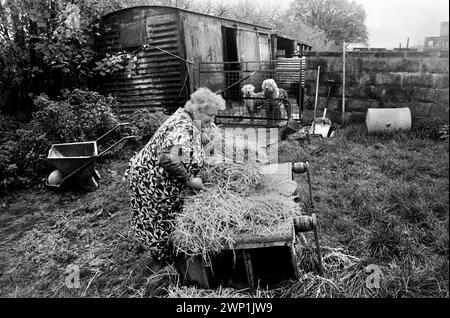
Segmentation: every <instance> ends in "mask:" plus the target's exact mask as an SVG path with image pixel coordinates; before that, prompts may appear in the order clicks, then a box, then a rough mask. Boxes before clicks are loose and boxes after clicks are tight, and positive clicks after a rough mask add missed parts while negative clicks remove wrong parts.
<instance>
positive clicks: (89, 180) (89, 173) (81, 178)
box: [46, 123, 136, 191]
mask: <svg viewBox="0 0 450 318" xmlns="http://www.w3.org/2000/svg"><path fill="white" fill-rule="evenodd" d="M125 125H130V124H129V123H121V124H118V125H117V126H115V127H114V128H112V129H111V130H110V131H108V132H107V133H105V134H104V135H103V136H101V137H99V138H98V139H97V140H94V141H86V142H72V143H64V144H53V145H52V147H51V148H50V150H49V152H48V156H47V160H48V162H49V163H50V164H52V165H53V166H54V167H55V168H56V170H55V171H53V172H52V173H51V174H50V175H49V177H48V179H47V181H46V185H47V186H48V187H49V188H51V189H63V188H65V187H66V186H67V185H68V184H73V183H75V184H78V185H80V186H81V187H82V188H83V189H84V190H86V191H95V190H96V189H97V188H98V181H99V179H100V175H99V173H98V171H97V170H96V169H95V164H96V162H97V159H98V158H99V157H101V156H103V155H104V154H106V153H107V152H108V151H110V150H111V149H113V148H115V147H116V146H117V145H119V144H120V143H122V142H123V141H125V140H128V139H132V138H136V137H135V136H126V137H123V138H121V139H120V140H119V141H117V142H115V143H114V144H113V145H111V146H109V147H108V148H107V149H105V150H103V151H102V152H100V153H98V143H99V142H100V141H101V140H103V139H105V138H106V137H107V136H108V135H109V134H111V133H112V132H113V131H114V130H116V129H117V128H119V127H121V126H125Z"/></svg>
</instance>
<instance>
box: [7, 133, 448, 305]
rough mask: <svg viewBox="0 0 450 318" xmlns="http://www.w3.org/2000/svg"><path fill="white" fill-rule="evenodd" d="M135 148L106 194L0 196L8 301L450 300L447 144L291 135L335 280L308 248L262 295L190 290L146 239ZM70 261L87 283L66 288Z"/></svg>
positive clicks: (119, 164) (114, 171)
mask: <svg viewBox="0 0 450 318" xmlns="http://www.w3.org/2000/svg"><path fill="white" fill-rule="evenodd" d="M131 154H132V152H131V151H129V153H127V154H125V155H124V156H123V157H122V158H121V159H117V158H116V159H108V160H106V161H104V162H103V163H100V164H99V165H98V168H99V171H100V174H101V177H102V179H101V181H100V189H99V190H97V191H96V192H92V193H83V192H81V191H77V190H74V191H69V192H63V193H58V192H53V191H50V190H48V189H46V188H45V187H44V186H35V187H33V188H28V189H24V190H21V191H17V192H14V193H11V194H9V195H7V196H5V197H3V198H1V199H0V296H1V297H180V296H181V297H254V296H256V297H448V296H449V277H448V273H449V259H448V255H449V254H448V243H449V239H448V235H449V234H448V230H449V228H448V227H449V198H448V193H449V146H448V139H447V140H443V141H442V140H440V141H438V140H433V139H431V138H428V137H426V136H424V135H422V134H421V133H419V132H410V133H399V134H395V135H389V136H369V135H367V133H366V132H365V127H363V126H352V127H347V128H345V129H341V130H338V131H337V133H336V135H335V137H334V138H330V139H324V140H313V141H312V142H311V143H310V144H307V143H299V142H297V141H290V142H283V143H282V144H281V145H280V149H279V158H280V161H281V162H285V161H304V160H309V161H310V162H311V166H312V182H313V194H314V201H315V204H316V209H317V213H318V216H319V224H320V236H321V244H322V246H323V251H322V254H323V257H324V266H325V270H326V275H325V277H319V276H317V275H316V274H315V272H314V270H313V266H311V261H310V260H311V258H308V255H310V254H311V249H310V248H309V247H304V248H300V247H299V248H298V251H297V253H298V255H299V257H298V265H299V270H300V277H299V278H298V280H296V281H289V282H285V283H284V284H283V285H281V286H279V287H278V288H276V289H274V290H269V291H268V290H258V291H257V292H256V294H251V293H249V292H248V291H247V290H242V291H236V290H232V289H220V290H202V289H198V288H195V287H182V286H180V284H179V276H178V274H177V273H176V271H175V270H174V268H173V267H172V266H163V265H160V264H155V263H154V262H153V260H152V258H151V255H149V253H148V252H147V251H146V250H145V248H143V247H142V246H140V245H139V244H137V243H136V241H135V239H134V236H133V233H132V232H131V230H130V227H129V221H130V216H131V210H130V206H129V197H128V194H127V190H128V187H127V184H126V181H125V180H123V173H124V171H125V168H126V165H127V158H129V157H130V156H131ZM296 178H298V180H299V182H300V183H301V184H302V185H303V186H302V187H303V190H305V191H306V183H305V179H304V176H303V175H300V176H297V177H296ZM307 238H308V239H310V238H309V237H307ZM310 241H311V242H312V240H310ZM70 264H75V265H77V266H78V267H79V269H80V287H79V288H67V286H66V284H65V282H66V275H67V274H66V272H65V270H66V268H67V266H68V265H70ZM370 264H375V265H376V266H377V267H378V268H380V269H381V272H382V276H381V281H380V286H379V288H378V287H377V288H369V287H368V286H367V284H366V283H365V282H366V279H367V272H366V268H367V266H368V265H370Z"/></svg>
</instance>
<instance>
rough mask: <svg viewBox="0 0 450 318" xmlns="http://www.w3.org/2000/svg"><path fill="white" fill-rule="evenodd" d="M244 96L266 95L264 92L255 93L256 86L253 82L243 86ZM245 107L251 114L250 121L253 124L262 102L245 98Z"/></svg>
mask: <svg viewBox="0 0 450 318" xmlns="http://www.w3.org/2000/svg"><path fill="white" fill-rule="evenodd" d="M242 93H243V94H244V95H243V97H244V98H245V97H264V93H263V92H259V93H255V86H253V85H252V84H247V85H244V86H243V87H242ZM244 103H245V107H246V108H247V111H248V113H249V115H250V121H251V123H252V124H253V119H254V117H255V112H257V111H258V107H259V106H260V105H261V102H260V101H258V100H255V99H244Z"/></svg>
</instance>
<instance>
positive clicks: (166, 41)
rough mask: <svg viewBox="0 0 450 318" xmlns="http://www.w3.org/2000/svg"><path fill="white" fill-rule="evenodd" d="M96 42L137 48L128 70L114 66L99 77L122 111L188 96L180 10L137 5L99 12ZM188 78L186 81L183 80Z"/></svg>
mask: <svg viewBox="0 0 450 318" xmlns="http://www.w3.org/2000/svg"><path fill="white" fill-rule="evenodd" d="M99 33H100V37H98V40H97V42H96V47H97V49H98V50H99V52H101V53H106V52H109V53H114V52H118V51H121V50H125V51H129V52H135V51H136V50H138V49H139V48H140V47H142V45H143V44H150V47H147V48H144V49H140V50H139V51H138V53H136V55H137V61H136V63H135V68H134V69H132V72H131V74H127V73H125V71H118V72H116V73H114V74H112V75H108V76H106V77H105V78H102V79H101V90H102V92H103V93H104V94H111V95H112V96H114V97H116V99H117V101H118V103H119V105H120V111H121V113H129V112H132V111H135V110H137V109H142V108H147V109H160V108H166V109H169V110H174V109H176V108H177V107H179V106H182V105H183V104H184V103H185V101H186V95H187V89H188V85H187V83H185V80H186V65H185V63H184V62H183V61H181V60H180V59H177V58H176V57H174V56H171V55H169V54H167V53H165V52H162V51H160V50H158V49H156V48H154V46H156V47H158V48H161V49H163V50H165V51H168V52H170V53H172V54H175V55H178V56H184V55H185V54H184V46H183V43H182V41H181V39H182V34H183V31H182V27H181V25H180V20H179V16H178V12H177V11H176V10H173V9H171V8H148V7H145V8H142V7H136V8H132V9H127V10H121V11H117V12H114V13H112V14H110V15H108V16H106V17H104V18H103V20H102V22H101V24H100V32H99ZM185 84H186V85H185Z"/></svg>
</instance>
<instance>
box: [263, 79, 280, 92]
mask: <svg viewBox="0 0 450 318" xmlns="http://www.w3.org/2000/svg"><path fill="white" fill-rule="evenodd" d="M261 88H262V90H263V91H264V94H265V95H266V96H272V95H274V94H276V92H277V91H278V87H277V83H275V81H274V80H273V79H271V78H270V79H266V80H264V82H263V83H262V85H261Z"/></svg>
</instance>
